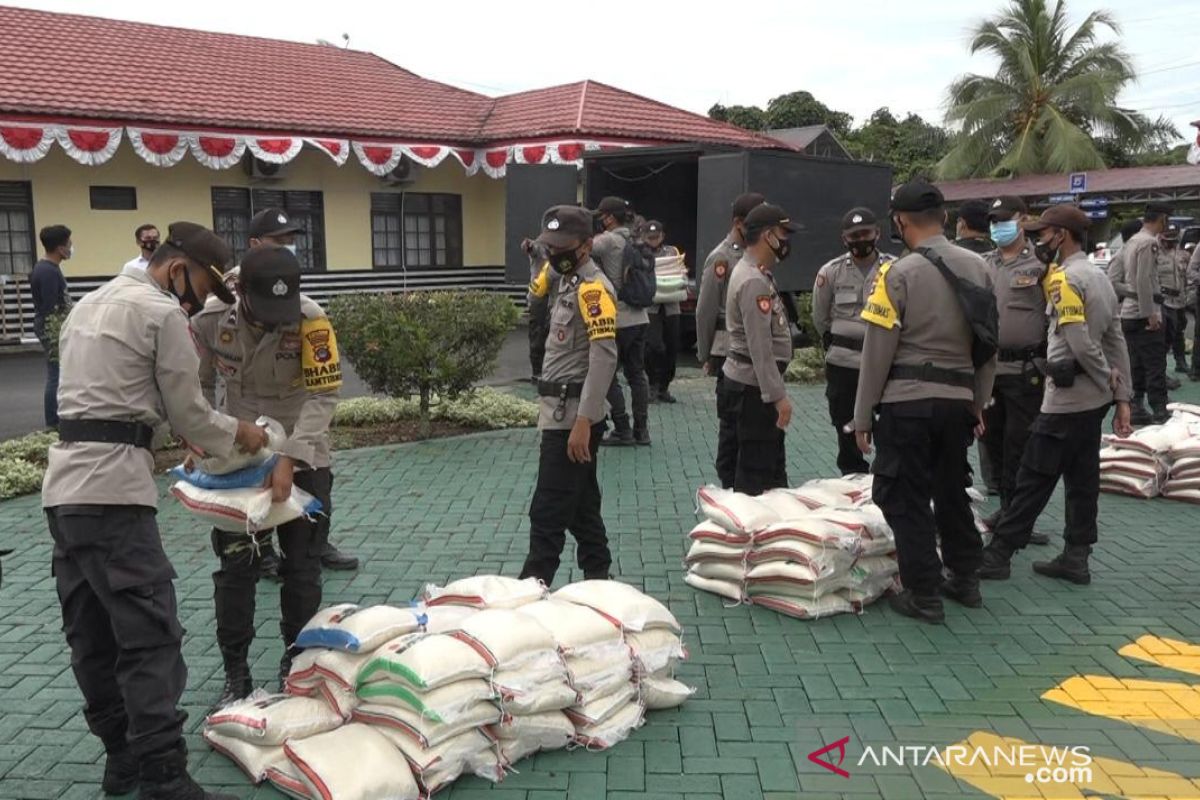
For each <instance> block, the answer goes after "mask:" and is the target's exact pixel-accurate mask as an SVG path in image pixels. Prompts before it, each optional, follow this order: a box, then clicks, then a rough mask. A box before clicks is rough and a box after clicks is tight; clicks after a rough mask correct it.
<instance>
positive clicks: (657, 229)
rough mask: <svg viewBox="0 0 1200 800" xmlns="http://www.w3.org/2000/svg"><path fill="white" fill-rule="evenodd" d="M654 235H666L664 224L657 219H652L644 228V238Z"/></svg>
mask: <svg viewBox="0 0 1200 800" xmlns="http://www.w3.org/2000/svg"><path fill="white" fill-rule="evenodd" d="M654 233H657V234H658V235H660V236H662V235H664V231H663V224H662V223H661V222H659V221H658V220H656V219H652V220H650V221H649V222H647V223H646V224H645V225H643V226H642V235H643V236H649V235H651V234H654Z"/></svg>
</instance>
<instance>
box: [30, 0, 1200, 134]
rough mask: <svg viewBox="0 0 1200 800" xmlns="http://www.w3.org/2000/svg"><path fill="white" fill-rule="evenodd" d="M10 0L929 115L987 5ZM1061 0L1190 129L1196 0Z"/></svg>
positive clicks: (572, 77)
mask: <svg viewBox="0 0 1200 800" xmlns="http://www.w3.org/2000/svg"><path fill="white" fill-rule="evenodd" d="M12 1H13V0H10V2H12ZM15 4H16V5H21V6H27V7H31V8H42V9H46V10H51V11H63V12H74V13H84V14H94V15H97V16H107V17H117V18H121V19H130V20H137V21H143V22H149V23H155V24H169V25H179V26H184V27H190V28H200V29H205V30H214V31H222V32H227V33H241V34H251V35H258V36H267V37H272V38H280V39H292V40H296V41H305V42H313V41H316V40H317V39H318V38H323V39H326V40H329V41H333V42H337V43H339V44H340V43H341V36H342V34H343V33H346V34H349V35H350V46H351V47H353V48H355V49H359V50H369V51H371V52H374V53H376V54H378V55H380V56H383V57H384V58H387V59H388V60H390V61H393V62H395V63H396V64H399V65H401V66H403V67H405V68H406V69H409V70H412V71H413V72H416V73H418V74H420V75H423V76H425V77H428V78H433V79H435V80H441V81H444V82H447V83H452V84H455V85H458V86H462V87H463V88H467V89H472V90H474V91H478V92H482V93H485V94H504V93H508V92H514V91H522V90H525V89H532V88H537V87H542V86H550V85H554V84H559V83H567V82H570V81H576V80H582V79H584V78H590V79H594V80H598V81H602V82H604V83H609V84H612V85H615V86H619V87H620V88H622V89H627V90H629V91H633V92H637V93H639V94H643V95H646V96H648V97H652V98H654V99H656V100H662V101H664V102H667V103H671V104H673V105H677V106H680V107H682V108H686V109H689V110H691V111H695V112H698V113H704V112H705V111H707V110H708V108H709V107H711V106H712V104H713V103H717V102H720V103H723V104H726V105H733V104H740V105H760V106H761V105H765V104H766V102H767V101H768V100H770V99H771V98H772V97H775V96H777V95H780V94H784V93H786V92H790V91H795V90H798V89H805V90H808V91H810V92H812V93H813V94H814V95H815V96H816V97H817V98H818V99H819V100H821V101H822V102H824V103H826V104H827V105H829V106H831V107H833V108H835V109H838V110H843V111H848V112H850V113H851V114H853V115H854V116H855V117H856V118H857V119H858V120H860V121H861V120H863V119H865V118H866V117H867V116H869V115H870V114H871V112H872V111H874V110H875V109H877V108H879V107H881V106H888V107H889V108H891V109H892V111H893V112H894V113H897V114H903V113H907V112H909V111H916V112H918V113H920V114H921V115H923V116H925V117H927V118H930V119H935V120H937V119H940V118H941V114H942V102H943V100H944V97H945V89H946V86H947V85H948V84H949V82H950V81H951V80H952V79H954V78H955V77H956V76H957V75H960V74H962V73H964V72H987V71H989V69H990V68H991V66H992V65H991V64H990V63H989V62H988V59H987V58H985V57H983V56H979V57H975V58H972V57H970V56H969V55H968V53H967V50H966V45H967V31H968V30H969V29H970V27H971V25H972V24H973V23H975V22H976V21H977V20H978V19H980V18H981V17H983V16H986V15H988V14H991V13H995V10H996V9H997V8H998V4H997V3H995V2H994V0H955V1H954V2H949V1H948V0H929V1H928V2H921V3H919V4H917V3H910V4H903V3H897V2H894V1H892V0H859V2H857V3H855V4H854V5H853V6H852V7H851V6H846V8H847V9H849V13H847V14H845V15H837V14H834V13H831V11H832V10H835V9H836V8H838V7H837V6H832V7H831V6H828V5H818V4H816V3H807V2H796V0H758V2H756V3H753V4H750V3H746V4H741V5H737V4H716V3H711V4H708V3H701V4H697V3H685V2H679V1H678V0H669V1H668V0H658V1H657V2H655V1H653V0H651V1H650V2H645V0H644V1H643V2H642V3H640V4H629V5H621V4H613V5H611V6H608V7H607V8H608V9H611V11H606V10H602V9H604V8H605V7H603V6H600V5H599V4H581V5H576V6H571V7H566V6H561V5H560V6H556V5H554V4H548V3H545V2H544V1H542V0H504V2H487V3H485V2H476V1H474V0H472V1H470V2H458V3H445V4H432V5H430V4H420V5H418V4H412V3H392V4H385V3H380V2H379V0H374V1H373V2H368V1H367V0H341V2H338V3H336V4H315V3H314V4H309V3H293V4H286V3H280V4H274V3H269V4H248V3H245V2H231V1H230V0H207V2H204V3H185V4H179V3H175V4H164V3H161V2H158V1H157V0H153V1H152V0H107V1H106V2H99V0H15ZM568 8H569V11H564V9H568ZM1068 8H1069V9H1070V13H1071V16H1072V18H1073V19H1075V20H1078V19H1082V17H1083V16H1084V15H1085V14H1087V13H1088V12H1090V11H1092V10H1095V9H1097V8H1107V9H1109V10H1111V11H1112V12H1114V14H1115V15H1116V17H1117V19H1118V20H1119V21H1120V22H1121V23H1122V26H1123V33H1122V35H1121V37H1120V38H1121V40H1122V42H1123V44H1124V46H1125V48H1126V49H1127V50H1128V51H1129V52H1130V53H1131V54H1132V55H1133V56H1134V61H1135V65H1136V67H1137V69H1138V70H1139V72H1140V73H1142V76H1143V77H1142V79H1141V81H1140V82H1139V83H1138V84H1136V85H1134V86H1131V87H1129V88H1128V89H1127V90H1126V92H1125V94H1124V95H1123V96H1122V98H1121V102H1122V103H1123V104H1124V105H1126V106H1128V107H1132V108H1135V109H1137V110H1139V111H1143V112H1145V113H1147V114H1149V115H1150V116H1158V115H1159V114H1163V115H1165V116H1167V117H1168V118H1170V119H1172V120H1173V121H1174V122H1175V124H1176V126H1177V127H1178V128H1179V129H1180V131H1181V133H1182V134H1183V136H1184V137H1185V138H1187V139H1190V138H1191V136H1192V135H1193V133H1194V130H1193V129H1191V128H1190V127H1188V123H1189V122H1191V121H1192V120H1195V119H1200V55H1197V51H1196V47H1195V41H1196V33H1195V32H1196V31H1197V30H1198V29H1200V3H1197V2H1196V1H1195V0H1161V1H1160V2H1158V3H1154V4H1147V3H1143V2H1134V0H1107V1H1106V0H1071V2H1070V3H1069V5H1068ZM626 9H632V10H631V11H629V12H627V13H622V12H624V11H625V10H626ZM743 11H744V12H746V13H743ZM281 69H283V66H282V65H281ZM297 102H303V98H297Z"/></svg>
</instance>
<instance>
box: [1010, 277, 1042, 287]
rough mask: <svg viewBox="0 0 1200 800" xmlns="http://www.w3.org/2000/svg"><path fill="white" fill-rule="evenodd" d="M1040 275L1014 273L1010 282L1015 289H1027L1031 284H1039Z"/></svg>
mask: <svg viewBox="0 0 1200 800" xmlns="http://www.w3.org/2000/svg"><path fill="white" fill-rule="evenodd" d="M1037 284H1038V276H1037V275H1036V274H1034V275H1014V276H1013V279H1012V283H1011V284H1009V285H1010V286H1012V287H1013V288H1014V289H1027V288H1029V287H1030V286H1037Z"/></svg>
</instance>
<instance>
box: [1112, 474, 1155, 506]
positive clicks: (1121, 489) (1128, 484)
mask: <svg viewBox="0 0 1200 800" xmlns="http://www.w3.org/2000/svg"><path fill="white" fill-rule="evenodd" d="M1100 491H1102V492H1112V493H1114V494H1123V495H1128V496H1129V497H1138V498H1141V499H1143V500H1148V499H1150V498H1151V497H1156V496H1158V494H1159V486H1158V479H1157V478H1154V477H1151V478H1144V477H1138V476H1135V475H1126V474H1123V473H1116V472H1114V473H1101V475H1100Z"/></svg>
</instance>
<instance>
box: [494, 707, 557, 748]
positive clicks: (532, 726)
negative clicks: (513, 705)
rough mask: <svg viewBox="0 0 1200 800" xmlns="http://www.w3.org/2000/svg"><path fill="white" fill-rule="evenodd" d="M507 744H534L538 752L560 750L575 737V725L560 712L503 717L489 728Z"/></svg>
mask: <svg viewBox="0 0 1200 800" xmlns="http://www.w3.org/2000/svg"><path fill="white" fill-rule="evenodd" d="M489 730H491V731H492V732H493V733H495V734H496V736H497V738H499V739H500V741H501V743H507V742H517V741H525V742H536V743H537V748H536V749H538V750H561V749H562V748H564V747H566V746H567V745H568V744H570V743H571V739H572V738H573V737H574V736H575V724H574V723H573V722H571V720H570V719H569V718H568V717H567V715H566V714H564V713H563V712H561V711H548V712H545V713H542V714H524V715H513V716H510V717H505V718H504V719H503V720H501V721H500V723H499V724H497V725H493V726H491V728H489Z"/></svg>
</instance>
